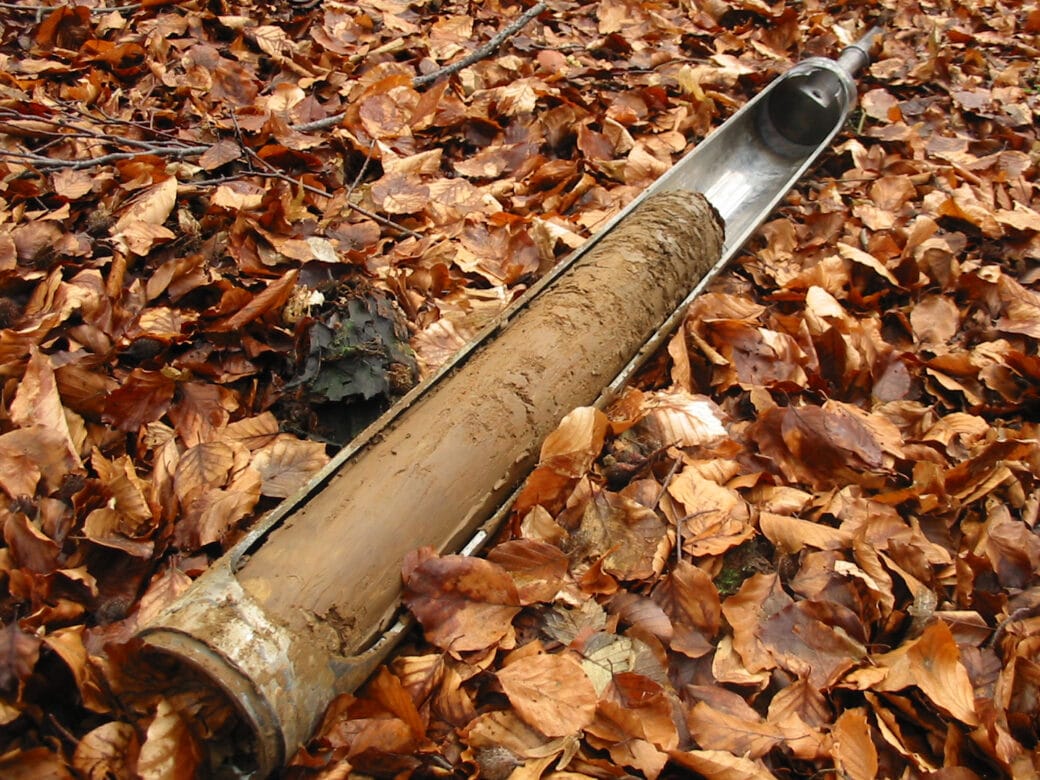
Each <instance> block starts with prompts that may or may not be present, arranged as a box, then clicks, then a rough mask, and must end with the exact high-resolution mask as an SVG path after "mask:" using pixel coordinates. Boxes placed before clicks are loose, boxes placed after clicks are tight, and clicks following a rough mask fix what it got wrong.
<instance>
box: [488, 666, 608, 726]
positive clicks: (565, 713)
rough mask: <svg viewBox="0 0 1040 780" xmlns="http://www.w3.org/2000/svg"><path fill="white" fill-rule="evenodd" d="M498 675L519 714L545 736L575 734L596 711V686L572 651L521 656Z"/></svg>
mask: <svg viewBox="0 0 1040 780" xmlns="http://www.w3.org/2000/svg"><path fill="white" fill-rule="evenodd" d="M497 677H498V681H499V682H500V683H501V685H502V689H503V690H504V691H505V693H506V695H507V696H508V697H509V701H510V703H511V704H512V705H513V706H514V707H515V708H516V711H517V713H519V715H520V717H521V718H523V719H524V721H525V722H526V723H527V724H528V725H529V726H533V727H534V728H536V729H538V730H539V731H540V732H542V733H543V734H545V735H546V736H549V737H564V736H567V735H569V734H576V733H578V732H580V731H581V730H582V729H584V728H585V727H586V726H588V725H589V724H590V723H591V722H592V719H593V717H594V715H595V713H596V698H597V697H596V690H595V689H594V688H593V687H592V682H591V681H590V680H589V678H588V677H586V676H585V672H584V671H583V670H582V668H581V664H580V663H579V662H578V661H577V660H576V659H575V657H574V656H573V655H572V654H571V653H569V652H566V651H564V652H562V653H552V654H549V653H542V654H539V655H532V656H527V657H525V658H521V659H519V660H517V661H515V662H513V663H511V664H509V665H507V666H505V667H504V668H503V669H501V670H500V671H499V672H498V673H497Z"/></svg>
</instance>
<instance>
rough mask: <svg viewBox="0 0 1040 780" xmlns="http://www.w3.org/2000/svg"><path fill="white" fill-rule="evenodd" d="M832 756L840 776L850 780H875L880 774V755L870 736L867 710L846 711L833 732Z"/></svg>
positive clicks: (859, 708)
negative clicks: (841, 774) (878, 772)
mask: <svg viewBox="0 0 1040 780" xmlns="http://www.w3.org/2000/svg"><path fill="white" fill-rule="evenodd" d="M831 739H832V740H833V744H832V746H831V755H833V756H834V764H835V767H836V768H837V770H838V771H839V772H842V773H843V775H844V776H845V777H848V778H849V780H874V778H875V777H877V771H878V753H877V748H876V747H874V741H873V740H872V739H871V736H870V724H869V723H867V714H866V710H864V709H863V708H862V707H856V708H855V709H851V710H845V711H844V712H843V713H841V715H840V716H839V717H838V720H837V721H836V722H835V724H834V728H833V729H832V730H831Z"/></svg>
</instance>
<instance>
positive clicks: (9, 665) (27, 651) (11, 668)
mask: <svg viewBox="0 0 1040 780" xmlns="http://www.w3.org/2000/svg"><path fill="white" fill-rule="evenodd" d="M40 643H41V642H40V639H38V638H37V637H36V636H34V635H32V634H27V633H25V632H24V631H22V629H21V628H20V627H19V625H18V623H17V622H16V621H11V622H9V623H8V624H7V625H6V626H3V627H2V628H0V691H4V692H5V693H16V692H17V693H20V691H21V688H22V685H23V684H24V683H25V681H26V680H27V679H28V678H29V675H30V674H32V671H33V669H34V668H35V666H36V660H37V659H38V658H39V657H40Z"/></svg>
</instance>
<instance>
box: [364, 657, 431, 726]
mask: <svg viewBox="0 0 1040 780" xmlns="http://www.w3.org/2000/svg"><path fill="white" fill-rule="evenodd" d="M366 693H367V694H368V696H370V697H371V698H372V699H374V700H375V701H377V702H379V703H380V704H381V705H382V706H383V707H384V708H385V709H386V711H387V712H389V713H391V714H393V715H394V716H395V717H397V718H399V719H401V720H402V721H404V722H405V723H407V724H408V726H409V727H410V728H411V730H412V736H413V737H415V739H417V740H421V739H422V738H423V735H424V734H426V721H425V720H424V719H423V717H422V715H420V714H419V710H418V709H417V708H416V706H415V701H413V700H412V697H411V696H410V695H409V694H408V691H407V690H406V689H405V688H404V686H403V685H402V684H401V680H400V679H398V678H397V676H396V675H394V674H393V673H392V672H391V671H390V670H389V669H387V668H386V667H385V666H383V667H381V668H380V669H379V672H378V673H377V674H376V676H375V678H374V679H373V680H372V681H371V682H370V683H369V684H368V687H367V688H366Z"/></svg>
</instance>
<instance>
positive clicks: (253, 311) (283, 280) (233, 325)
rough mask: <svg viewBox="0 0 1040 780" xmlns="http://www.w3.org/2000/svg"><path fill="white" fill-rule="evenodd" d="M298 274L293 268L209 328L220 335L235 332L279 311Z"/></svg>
mask: <svg viewBox="0 0 1040 780" xmlns="http://www.w3.org/2000/svg"><path fill="white" fill-rule="evenodd" d="M299 274H300V272H299V271H298V270H297V269H295V268H294V269H292V270H290V271H286V272H285V273H284V274H282V276H281V277H280V278H278V279H275V280H274V281H273V282H271V283H270V284H268V285H267V286H266V287H265V288H264V289H263V290H261V291H260V292H258V293H257V294H256V295H254V296H253V297H252V299H251V300H250V301H249V302H248V303H247V304H246V305H245V306H243V307H242V308H240V309H239V310H238V311H236V312H235V313H234V314H232V315H231V316H230V317H227V318H225V319H223V320H221V321H219V322H217V323H214V324H213V325H211V326H210V327H211V328H212V329H213V330H214V331H217V332H221V333H226V332H231V331H236V330H239V329H240V328H243V327H245V326H246V325H248V324H249V323H250V322H252V321H253V320H255V319H258V318H260V317H262V316H264V315H265V314H267V313H268V312H271V311H278V310H280V309H281V308H282V306H284V305H285V302H286V301H287V300H289V295H290V294H291V293H292V289H293V285H295V284H296V277H297V276H299Z"/></svg>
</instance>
